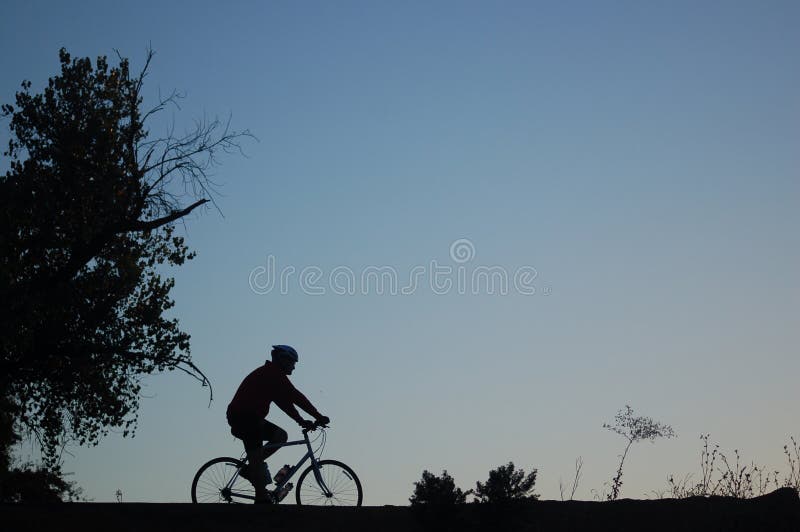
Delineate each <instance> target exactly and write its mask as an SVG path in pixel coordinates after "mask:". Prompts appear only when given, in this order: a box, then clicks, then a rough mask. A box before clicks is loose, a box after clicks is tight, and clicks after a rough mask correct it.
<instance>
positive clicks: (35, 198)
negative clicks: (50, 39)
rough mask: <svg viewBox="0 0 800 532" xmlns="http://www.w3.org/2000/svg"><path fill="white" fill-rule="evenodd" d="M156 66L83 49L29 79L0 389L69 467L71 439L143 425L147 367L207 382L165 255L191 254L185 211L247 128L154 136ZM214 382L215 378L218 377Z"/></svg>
mask: <svg viewBox="0 0 800 532" xmlns="http://www.w3.org/2000/svg"><path fill="white" fill-rule="evenodd" d="M152 57H153V52H152V51H148V53H147V57H146V61H145V65H144V68H143V69H142V70H141V71H140V72H139V74H138V75H131V72H130V66H129V61H128V60H127V59H125V58H123V57H121V56H119V54H118V59H119V62H118V64H117V65H116V66H113V67H110V66H109V62H108V60H107V58H106V57H99V58H98V59H97V60H96V62H95V63H94V64H92V61H91V60H90V59H89V58H81V59H72V58H71V57H70V55H69V54H68V53H67V52H66V50H64V49H61V51H60V53H59V58H60V64H61V72H60V74H58V75H56V76H55V77H53V78H50V80H49V82H48V84H47V87H46V88H45V89H44V91H43V92H42V93H40V94H31V91H30V89H31V85H32V84H31V82H29V81H24V82H23V83H22V90H21V91H19V92H17V94H16V105H10V104H6V105H3V106H2V116H3V117H4V118H10V121H9V128H10V133H11V135H10V140H9V143H8V147H7V149H6V150H5V152H4V153H3V155H4V157H7V158H8V167H9V170H8V171H7V172H6V173H5V174H4V175H2V176H0V228H1V229H0V300H2V301H3V304H2V305H0V318H2V319H0V397H3V398H4V400H5V401H7V402H8V404H9V405H11V410H12V411H14V412H17V413H18V416H17V419H16V422H18V423H19V426H20V427H21V428H22V429H21V430H25V431H27V432H29V433H30V434H32V435H33V436H34V437H36V438H37V439H38V441H39V443H40V444H41V447H42V453H43V461H44V464H45V466H46V467H47V468H48V469H50V470H57V468H58V465H59V463H60V460H59V455H60V450H61V449H63V446H64V445H65V444H66V443H67V442H77V443H79V444H96V443H97V442H98V441H99V440H100V438H102V437H103V436H104V435H105V434H107V432H108V430H109V429H111V428H121V429H122V431H123V435H125V436H128V435H133V434H134V432H135V429H136V421H137V410H138V406H139V391H140V387H141V379H142V377H143V376H146V375H149V374H152V373H155V372H163V371H169V370H176V369H177V370H182V371H184V372H186V373H188V374H189V375H191V376H193V377H195V378H197V379H198V380H200V381H201V382H202V383H203V385H209V386H210V383H209V381H208V379H207V378H206V377H205V375H204V374H203V373H202V372H201V371H200V369H198V368H197V367H196V366H195V365H194V363H193V362H192V359H191V353H190V346H189V340H190V337H189V335H188V334H187V333H186V332H184V331H182V330H181V329H180V327H179V324H178V321H177V320H176V319H169V318H168V317H165V316H164V313H165V312H166V311H168V310H169V309H170V308H171V307H172V306H173V304H174V302H173V301H172V300H171V298H170V295H169V293H170V289H171V288H172V286H173V284H174V280H173V279H172V278H164V277H162V275H161V273H160V271H161V270H162V269H163V268H164V266H167V265H171V266H179V265H181V264H183V263H184V261H186V260H188V259H191V258H192V257H193V253H190V252H189V250H188V248H187V246H186V245H185V244H184V240H183V238H182V237H180V236H177V235H176V234H175V222H176V221H178V220H180V219H182V218H183V217H185V216H186V215H187V214H189V213H191V212H193V211H194V210H195V209H197V208H198V207H200V206H202V205H204V204H206V203H207V202H208V201H210V199H212V197H213V196H212V193H213V192H214V183H213V182H212V181H211V180H210V178H209V175H210V170H211V168H212V167H213V166H215V165H216V163H217V156H218V155H219V153H220V152H231V151H234V150H237V149H238V148H239V144H238V142H239V140H240V139H241V138H242V137H243V136H250V134H249V133H248V132H246V131H245V132H242V133H237V132H235V131H231V130H230V129H229V127H228V125H229V121H228V123H227V124H226V123H221V122H219V121H217V120H214V121H210V122H206V121H203V122H197V123H196V124H195V127H194V129H192V130H190V131H189V132H188V133H186V134H185V135H177V136H176V135H175V134H174V130H170V131H169V132H168V133H167V135H166V136H165V137H161V138H157V139H149V131H148V129H147V127H148V126H146V124H147V123H149V122H148V120H149V119H151V118H152V117H153V116H155V115H156V114H157V113H159V112H160V111H162V110H163V109H164V108H165V107H166V106H168V105H171V104H175V105H177V101H178V99H179V98H180V97H181V96H180V95H179V94H177V93H174V92H173V93H172V94H171V95H170V96H168V97H167V98H163V99H160V100H159V101H158V103H157V104H156V105H155V106H154V107H153V108H152V109H150V110H148V111H146V112H144V111H142V110H141V106H142V102H143V98H142V86H143V83H144V79H145V76H146V74H147V70H148V66H149V65H150V62H151V59H152ZM209 390H210V388H209Z"/></svg>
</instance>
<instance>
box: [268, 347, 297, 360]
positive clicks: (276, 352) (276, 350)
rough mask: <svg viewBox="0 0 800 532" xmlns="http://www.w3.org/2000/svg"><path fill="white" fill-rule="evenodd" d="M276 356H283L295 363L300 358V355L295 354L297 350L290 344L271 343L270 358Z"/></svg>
mask: <svg viewBox="0 0 800 532" xmlns="http://www.w3.org/2000/svg"><path fill="white" fill-rule="evenodd" d="M276 357H285V358H288V359H289V360H292V361H294V362H295V363H296V362H298V361H299V360H300V356H299V355H298V354H297V351H296V350H295V348H294V347H292V346H290V345H273V346H272V359H273V360H275V358H276Z"/></svg>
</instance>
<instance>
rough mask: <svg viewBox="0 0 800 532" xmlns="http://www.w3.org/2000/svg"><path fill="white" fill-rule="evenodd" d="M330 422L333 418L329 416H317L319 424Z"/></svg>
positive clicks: (324, 424) (328, 423)
mask: <svg viewBox="0 0 800 532" xmlns="http://www.w3.org/2000/svg"><path fill="white" fill-rule="evenodd" d="M330 424H331V418H329V417H328V416H319V417H318V418H317V425H323V426H326V425H330Z"/></svg>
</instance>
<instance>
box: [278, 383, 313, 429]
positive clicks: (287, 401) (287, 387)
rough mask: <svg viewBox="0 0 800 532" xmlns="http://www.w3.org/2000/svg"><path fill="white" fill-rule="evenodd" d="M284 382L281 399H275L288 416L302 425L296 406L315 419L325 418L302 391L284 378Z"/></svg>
mask: <svg viewBox="0 0 800 532" xmlns="http://www.w3.org/2000/svg"><path fill="white" fill-rule="evenodd" d="M281 380H282V383H281V384H282V386H281V387H280V389H281V390H280V393H279V395H280V397H276V398H275V404H277V405H278V407H279V408H280V409H281V410H283V411H284V412H286V414H287V415H288V416H289V417H291V418H292V419H294V420H295V421H297V422H298V423H300V424H301V425H302V421H303V418H302V417H301V416H300V413H299V412H298V411H297V409H296V408H295V406H294V405H297V406H299V407H300V408H302V409H303V410H305V411H306V412H308V414H309V415H311V416H313V417H314V419H320V418H321V417H323V415H322V414H320V413H319V410H317V409H316V408H314V405H312V404H311V401H309V400H308V398H307V397H306V396H305V395H303V394H302V393H301V392H300V390H298V389H297V388H295V387H294V385H293V384H292V382H291V381H290V380H289V379H288V378H286V377H284V378H283V379H281Z"/></svg>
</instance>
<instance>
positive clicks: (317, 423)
mask: <svg viewBox="0 0 800 532" xmlns="http://www.w3.org/2000/svg"><path fill="white" fill-rule="evenodd" d="M328 427H329V425H325V424H324V423H320V422H319V421H315V422H314V426H313V427H311V428H310V429H303V434H308V433H309V432H314V431H315V430H317V429H318V428H323V429H327V428H328Z"/></svg>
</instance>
